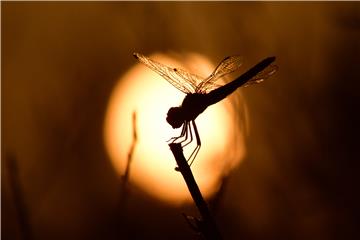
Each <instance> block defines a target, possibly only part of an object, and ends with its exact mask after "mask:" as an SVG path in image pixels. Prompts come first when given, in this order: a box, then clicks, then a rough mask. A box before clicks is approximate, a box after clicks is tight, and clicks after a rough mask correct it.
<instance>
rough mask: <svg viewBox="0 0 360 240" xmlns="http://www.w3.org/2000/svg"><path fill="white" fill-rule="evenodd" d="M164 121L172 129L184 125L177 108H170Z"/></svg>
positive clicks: (179, 110)
mask: <svg viewBox="0 0 360 240" xmlns="http://www.w3.org/2000/svg"><path fill="white" fill-rule="evenodd" d="M166 121H167V122H168V123H169V124H170V125H171V126H172V127H173V128H179V127H181V125H182V124H183V123H184V120H183V118H182V111H181V109H180V108H179V107H172V108H170V109H169V111H168V113H167V117H166Z"/></svg>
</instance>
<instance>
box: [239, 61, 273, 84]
mask: <svg viewBox="0 0 360 240" xmlns="http://www.w3.org/2000/svg"><path fill="white" fill-rule="evenodd" d="M278 69H279V67H278V66H277V65H275V64H271V65H269V66H268V67H267V68H265V69H264V70H262V71H261V72H259V73H258V74H256V75H255V77H253V78H251V79H250V80H249V81H247V82H246V83H245V84H244V85H242V87H248V86H250V85H253V84H257V83H261V82H263V81H264V80H265V79H267V78H269V77H270V76H272V75H273V74H274V73H275V72H276V71H277V70H278Z"/></svg>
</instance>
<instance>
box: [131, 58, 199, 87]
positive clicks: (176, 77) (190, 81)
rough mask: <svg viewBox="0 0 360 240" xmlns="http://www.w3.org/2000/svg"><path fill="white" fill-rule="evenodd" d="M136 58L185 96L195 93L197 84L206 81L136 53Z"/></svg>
mask: <svg viewBox="0 0 360 240" xmlns="http://www.w3.org/2000/svg"><path fill="white" fill-rule="evenodd" d="M134 57H135V58H136V59H138V60H139V61H140V62H141V63H143V64H145V65H146V66H147V67H149V68H150V69H151V70H153V71H154V72H156V73H158V74H159V75H160V76H162V77H163V78H165V79H166V80H167V81H168V82H169V83H171V84H172V85H173V86H174V87H176V88H177V89H179V90H180V91H182V92H183V93H185V94H188V93H194V92H195V90H196V86H197V83H198V82H201V81H203V80H204V79H203V78H202V77H200V76H197V75H195V74H191V73H189V72H187V71H185V70H182V69H178V68H170V67H168V66H165V65H164V64H161V63H159V62H156V61H154V60H151V59H150V58H148V57H145V56H144V55H142V54H139V53H134Z"/></svg>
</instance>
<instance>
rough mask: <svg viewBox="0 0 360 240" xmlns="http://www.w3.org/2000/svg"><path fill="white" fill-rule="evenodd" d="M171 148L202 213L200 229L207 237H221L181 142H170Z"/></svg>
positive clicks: (198, 225)
mask: <svg viewBox="0 0 360 240" xmlns="http://www.w3.org/2000/svg"><path fill="white" fill-rule="evenodd" d="M169 146H170V150H171V152H172V153H173V155H174V158H175V160H176V163H177V165H178V169H179V171H180V173H181V174H182V176H183V178H184V180H185V182H186V185H187V187H188V189H189V191H190V194H191V197H192V199H193V200H194V202H195V204H196V207H197V208H198V210H199V212H200V214H201V218H202V219H201V220H200V221H198V222H197V228H198V230H199V231H200V232H201V233H202V234H203V235H204V237H205V238H206V239H214V240H215V239H217V240H218V239H221V236H220V232H219V230H218V228H217V226H216V223H215V221H214V219H213V217H212V215H211V213H210V210H209V208H208V206H207V204H206V202H205V200H204V198H203V196H202V195H201V192H200V189H199V187H198V185H197V183H196V181H195V178H194V175H193V174H192V172H191V169H190V166H189V165H188V163H187V161H186V159H185V157H184V154H183V149H182V147H181V144H180V143H171V144H169Z"/></svg>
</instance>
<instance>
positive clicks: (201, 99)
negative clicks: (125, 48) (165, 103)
mask: <svg viewBox="0 0 360 240" xmlns="http://www.w3.org/2000/svg"><path fill="white" fill-rule="evenodd" d="M133 55H134V57H135V58H136V59H138V60H139V61H140V62H141V63H143V64H145V65H146V66H147V67H149V68H150V69H152V70H153V71H155V72H156V73H158V74H159V75H160V76H162V77H163V78H165V79H166V80H167V81H168V82H169V83H171V84H172V85H173V86H174V87H176V88H177V89H179V90H180V91H182V92H183V93H185V94H186V96H185V98H184V100H183V102H182V104H181V106H179V107H172V108H170V109H169V111H168V113H167V117H166V121H167V122H168V123H169V124H170V125H171V126H172V127H173V128H180V127H181V126H183V127H182V130H181V134H180V136H177V137H173V138H171V139H170V140H169V141H172V143H174V142H175V141H177V140H178V139H181V138H183V140H181V141H180V143H181V144H183V145H182V147H185V146H186V145H188V144H190V143H191V142H192V141H193V134H192V130H191V127H192V128H193V130H194V133H195V138H196V143H197V145H196V148H195V149H194V150H193V152H192V153H191V155H190V157H189V158H188V160H187V161H188V162H190V165H191V164H192V162H193V161H194V159H195V158H196V155H197V153H198V152H199V150H200V147H201V140H200V136H199V133H198V130H197V127H196V123H195V119H196V118H197V116H199V114H200V113H202V112H203V111H204V110H205V109H206V108H207V107H208V106H210V105H212V104H215V103H217V102H219V101H221V100H223V99H224V98H226V97H227V96H228V95H229V94H231V93H232V92H234V91H235V90H236V89H237V88H239V87H247V86H249V85H251V84H255V83H260V82H262V81H264V80H265V79H266V78H268V77H270V76H271V75H273V74H274V73H275V72H276V70H277V69H278V67H277V66H276V65H274V64H272V63H273V62H274V61H275V57H268V58H265V59H264V60H262V61H261V62H259V63H258V64H256V65H255V66H254V67H252V68H250V69H249V70H248V71H247V72H245V73H244V74H242V75H241V76H240V77H238V78H236V79H235V80H233V81H232V82H229V83H227V84H225V85H223V86H219V85H217V84H216V81H217V80H219V79H220V78H221V77H224V76H225V75H227V74H229V73H231V72H234V71H235V70H237V69H239V68H240V66H241V64H242V57H240V56H230V57H226V58H225V59H223V60H222V61H221V62H220V63H219V65H217V67H216V68H215V70H214V71H213V72H212V73H211V74H210V76H208V77H207V78H203V77H200V76H198V75H196V74H192V73H189V72H187V71H185V70H182V69H179V68H171V67H168V66H165V65H163V64H161V63H159V62H156V61H154V60H151V59H150V58H148V57H145V56H144V55H142V54H139V53H134V54H133ZM188 136H190V140H189V141H188V142H187V143H185V142H186V141H187V140H188Z"/></svg>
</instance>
